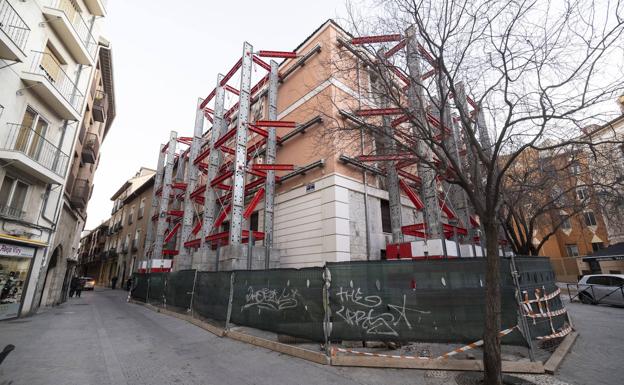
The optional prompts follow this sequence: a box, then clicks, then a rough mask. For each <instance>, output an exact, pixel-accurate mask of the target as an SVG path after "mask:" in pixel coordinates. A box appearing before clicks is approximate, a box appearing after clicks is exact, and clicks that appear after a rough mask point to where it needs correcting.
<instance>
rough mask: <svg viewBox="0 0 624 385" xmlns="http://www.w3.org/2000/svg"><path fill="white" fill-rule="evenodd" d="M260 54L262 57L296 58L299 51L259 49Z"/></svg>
mask: <svg viewBox="0 0 624 385" xmlns="http://www.w3.org/2000/svg"><path fill="white" fill-rule="evenodd" d="M258 56H261V57H277V58H283V59H294V58H296V57H297V52H290V51H264V50H260V51H258Z"/></svg>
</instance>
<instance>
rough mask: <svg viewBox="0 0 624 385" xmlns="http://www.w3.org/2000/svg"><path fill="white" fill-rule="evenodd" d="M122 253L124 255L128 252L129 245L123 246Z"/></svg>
mask: <svg viewBox="0 0 624 385" xmlns="http://www.w3.org/2000/svg"><path fill="white" fill-rule="evenodd" d="M121 252H122V253H124V254H126V253H127V252H128V244H127V243H124V244H123V245H122V246H121Z"/></svg>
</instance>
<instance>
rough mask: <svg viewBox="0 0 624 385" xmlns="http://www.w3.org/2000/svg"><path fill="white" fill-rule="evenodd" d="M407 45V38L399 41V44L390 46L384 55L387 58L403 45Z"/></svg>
mask: <svg viewBox="0 0 624 385" xmlns="http://www.w3.org/2000/svg"><path fill="white" fill-rule="evenodd" d="M406 45H407V39H403V40H401V41H400V42H398V43H397V45H395V46H394V47H392V48H390V49H389V50H388V51H387V52H386V53H385V54H384V56H385V57H386V58H389V57H390V56H392V55H394V54H395V53H397V52H399V51H400V50H402V49H403V47H405V46H406Z"/></svg>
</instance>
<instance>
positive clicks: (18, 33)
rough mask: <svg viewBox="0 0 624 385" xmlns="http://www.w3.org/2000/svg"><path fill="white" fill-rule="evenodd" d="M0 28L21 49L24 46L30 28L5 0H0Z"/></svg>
mask: <svg viewBox="0 0 624 385" xmlns="http://www.w3.org/2000/svg"><path fill="white" fill-rule="evenodd" d="M0 29H1V30H3V31H4V33H6V34H7V36H9V37H10V38H11V40H13V43H15V45H16V46H18V47H19V48H20V49H21V50H22V51H23V50H24V49H25V48H26V41H27V40H28V35H29V34H30V28H28V26H27V25H26V23H25V22H24V20H23V19H22V18H21V17H20V15H19V14H18V13H17V11H16V10H15V8H13V6H12V5H11V4H10V3H9V2H8V1H7V0H0Z"/></svg>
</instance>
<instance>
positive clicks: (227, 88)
mask: <svg viewBox="0 0 624 385" xmlns="http://www.w3.org/2000/svg"><path fill="white" fill-rule="evenodd" d="M223 88H225V90H226V91H230V92H231V93H233V94H234V95H236V96H240V91H239V90H237V89H236V88H234V87H232V86H231V85H229V84H226V85H225V86H224V87H223Z"/></svg>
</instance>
